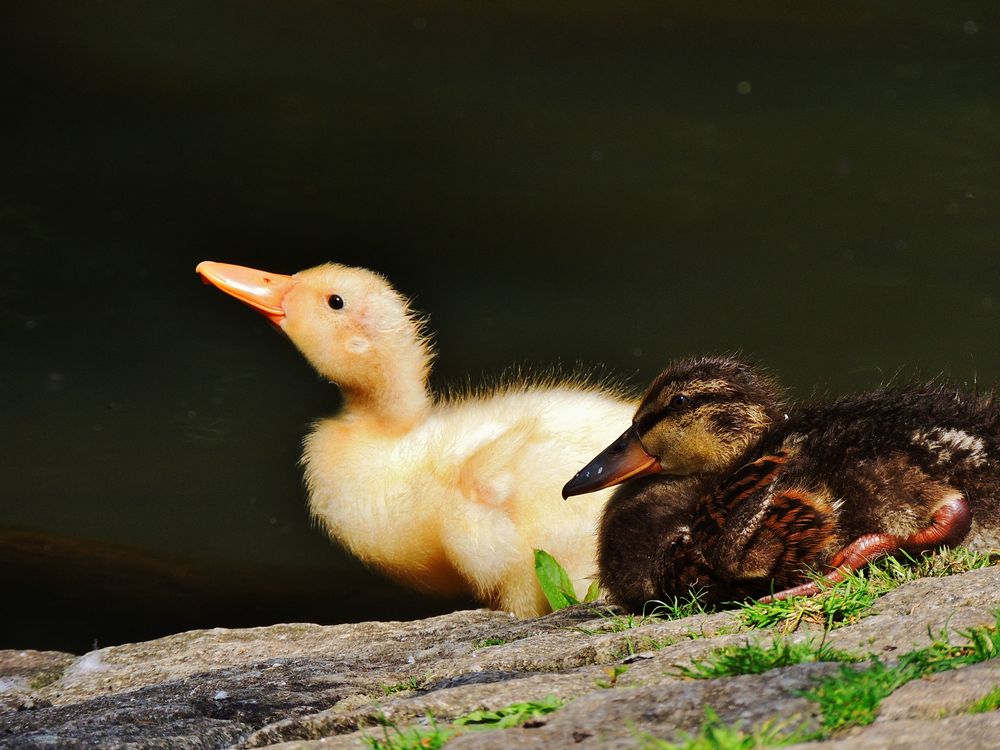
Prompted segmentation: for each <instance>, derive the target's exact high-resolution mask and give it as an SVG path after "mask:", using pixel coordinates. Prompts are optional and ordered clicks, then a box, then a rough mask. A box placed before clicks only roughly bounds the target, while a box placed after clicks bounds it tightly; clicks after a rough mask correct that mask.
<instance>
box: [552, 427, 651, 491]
mask: <svg viewBox="0 0 1000 750" xmlns="http://www.w3.org/2000/svg"><path fill="white" fill-rule="evenodd" d="M659 471H660V460H659V459H658V458H654V457H653V456H651V455H649V454H648V453H646V449H645V448H643V447H642V443H641V442H639V436H638V434H637V433H636V431H635V427H629V428H628V429H627V430H625V432H623V433H622V435H621V437H620V438H618V439H617V440H616V441H615V442H613V443H612V444H611V445H609V446H608V447H607V448H605V449H604V450H603V451H601V452H600V453H599V454H597V457H596V458H595V459H594V460H593V461H591V462H590V463H589V464H587V465H586V466H584V467H583V468H582V469H580V471H578V472H577V473H576V476H575V477H573V478H572V479H570V480H569V481H568V482H567V483H566V486H565V487H563V491H562V495H563V499H566V498H568V497H570V496H571V495H584V494H586V493H588V492H597V490H603V489H604V488H605V487H611V486H613V485H616V484H621V483H622V482H624V481H625V480H626V479H632V478H633V477H644V476H646V475H647V474H656V473H657V472H659Z"/></svg>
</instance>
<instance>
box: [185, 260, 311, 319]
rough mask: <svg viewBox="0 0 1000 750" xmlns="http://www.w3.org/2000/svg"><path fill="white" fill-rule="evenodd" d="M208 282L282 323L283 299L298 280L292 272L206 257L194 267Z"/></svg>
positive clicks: (283, 317) (283, 313)
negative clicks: (289, 273) (288, 274)
mask: <svg viewBox="0 0 1000 750" xmlns="http://www.w3.org/2000/svg"><path fill="white" fill-rule="evenodd" d="M195 271H197V272H198V273H199V274H201V278H202V279H204V281H205V282H206V283H208V284H214V285H215V286H217V287H219V289H221V290H222V291H224V292H225V293H226V294H231V295H232V296H234V297H236V299H238V300H239V301H240V302H245V303H247V304H248V305H250V307H252V308H254V309H255V310H257V311H258V312H260V313H263V314H264V316H265V317H266V318H267V319H268V320H270V321H271V322H272V323H274V325H276V326H278V327H280V326H281V321H283V320H284V319H285V309H284V307H283V306H282V302H283V301H284V299H285V295H286V294H288V292H289V290H290V289H291V288H292V287H293V286H295V284H297V283H298V282H297V281H296V280H295V279H294V278H292V277H291V276H284V275H283V274H280V273H268V272H267V271H258V270H256V269H254V268H246V267H245V266H234V265H230V264H229V263H216V262H215V261H211V260H205V261H202V262H201V263H199V264H198V267H197V268H196V269H195Z"/></svg>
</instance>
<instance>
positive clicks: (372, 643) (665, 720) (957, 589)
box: [0, 567, 1000, 750]
mask: <svg viewBox="0 0 1000 750" xmlns="http://www.w3.org/2000/svg"><path fill="white" fill-rule="evenodd" d="M998 608H1000V568H997V567H991V568H986V569H982V570H977V571H973V572H970V573H965V574H963V575H956V576H951V577H947V578H934V579H922V580H918V581H914V582H912V583H909V584H906V585H904V586H902V587H900V588H899V589H897V590H895V591H893V592H890V593H889V594H887V595H886V596H884V597H883V598H882V599H880V600H879V601H878V602H877V603H876V605H875V607H874V609H873V614H872V615H871V616H869V617H867V618H865V619H862V620H861V621H859V622H858V623H856V624H854V625H851V626H848V627H844V628H840V629H838V630H834V631H832V632H830V633H829V634H828V635H827V636H826V639H827V641H828V642H830V643H832V644H833V645H834V646H835V647H837V648H840V649H845V650H850V651H853V652H856V653H859V654H871V655H877V656H879V657H881V658H883V659H887V660H891V659H893V658H894V656H898V655H899V654H901V653H904V652H906V651H908V650H912V649H914V648H920V647H923V646H926V645H928V644H929V643H930V642H931V641H932V640H933V638H934V637H935V636H938V635H939V634H940V633H941V632H943V631H948V632H950V633H951V634H952V637H953V638H955V639H956V640H959V641H960V640H961V639H960V637H959V635H958V634H959V633H960V632H961V631H962V630H965V629H967V628H970V627H974V626H980V625H992V624H993V623H994V622H995V615H994V612H995V611H996V610H997V609H998ZM605 611H606V608H604V607H602V606H601V605H599V604H596V605H580V606H577V607H574V608H571V609H568V610H563V611H562V612H559V613H555V614H552V615H548V616H545V617H541V618H537V619H534V620H516V619H514V618H513V617H511V616H509V615H506V614H503V613H499V612H489V611H485V610H476V611H462V612H455V613H452V614H449V615H444V616H440V617H435V618H431V619H428V620H421V621H415V622H367V623H359V624H348V625H334V626H319V625H308V624H291V625H275V626H272V627H263V628H250V629H244V630H224V629H216V630H200V631H191V632H187V633H180V634H178V635H174V636H169V637H167V638H161V639H158V640H155V641H149V642H145V643H134V644H127V645H122V646H113V647H109V648H103V649H99V650H96V651H92V652H90V653H88V654H85V655H84V656H80V657H75V656H72V655H69V654H61V653H56V652H34V651H6V652H0V747H3V748H43V747H44V748H125V747H128V748H130V749H135V750H138V749H140V748H199V749H208V748H229V747H241V748H262V747H281V748H302V750H307V749H311V748H361V747H364V746H365V743H364V741H363V738H364V737H365V736H378V737H380V736H381V733H382V730H381V729H380V727H379V726H378V723H379V721H380V720H383V717H384V719H388V720H389V721H391V722H394V723H396V724H398V725H399V726H407V725H415V724H420V723H422V722H423V723H424V724H425V725H426V722H427V719H426V716H427V715H428V714H430V715H433V716H434V717H436V718H437V720H438V721H439V722H441V723H447V722H448V721H449V720H451V719H453V718H455V717H458V716H461V715H464V714H467V713H469V712H471V711H474V710H478V709H487V708H489V709H496V708H500V707H503V706H506V705H509V704H512V703H516V702H521V701H530V700H543V699H544V698H546V696H548V695H551V694H555V695H556V696H558V697H559V698H561V699H564V700H566V701H568V702H567V704H566V705H565V706H564V707H563V708H561V709H559V710H557V711H555V712H554V713H551V714H549V715H547V716H546V717H544V719H540V720H537V721H533V722H529V724H528V725H527V726H523V727H515V728H509V729H503V730H495V731H487V732H470V731H467V732H463V733H461V734H459V735H458V736H456V737H455V738H454V739H453V740H451V741H450V742H449V744H448V747H449V748H455V749H456V750H460V749H461V748H550V747H580V748H597V747H602V748H619V747H620V748H624V747H637V746H641V744H642V739H641V738H642V735H645V734H648V735H652V736H655V737H661V738H667V739H672V740H676V739H677V738H678V737H680V736H681V733H682V732H695V731H697V729H698V727H699V726H700V725H701V724H702V722H703V721H704V719H705V707H706V706H710V707H712V708H713V709H714V710H715V712H716V713H717V714H718V716H719V717H720V719H721V720H722V721H724V722H726V723H729V724H734V723H735V724H742V725H743V726H752V725H759V724H761V723H764V722H767V721H769V720H775V719H776V720H778V721H779V722H781V723H782V725H783V726H784V727H786V728H787V730H788V731H792V730H794V729H795V728H796V727H804V728H805V729H807V730H808V729H815V728H817V727H818V726H819V722H820V721H821V715H820V713H819V709H818V708H817V705H816V704H815V703H814V702H812V701H810V700H809V699H807V698H805V697H803V695H802V693H803V692H804V691H806V690H808V689H809V688H810V687H811V686H812V685H813V684H814V683H815V681H816V679H817V678H819V677H822V676H824V675H830V674H834V673H835V672H836V671H837V670H838V669H839V667H838V666H837V665H835V664H827V663H811V664H798V665H795V666H790V667H785V668H782V669H776V670H772V671H770V672H766V673H764V674H758V675H742V676H736V677H727V678H717V679H711V680H691V679H684V678H682V677H680V676H679V675H678V666H682V665H686V664H690V663H691V660H692V659H695V658H698V657H700V656H703V655H705V654H706V653H708V652H709V651H711V650H712V649H715V648H717V647H719V646H722V645H729V644H739V643H743V642H745V641H746V640H748V639H754V640H759V641H761V642H766V641H768V640H769V639H771V638H772V637H773V633H771V632H769V631H743V632H739V631H740V625H739V619H738V617H737V615H736V614H735V613H733V612H723V613H718V614H712V615H696V616H693V617H688V618H685V619H681V620H675V621H669V622H668V621H653V622H647V623H645V624H643V625H642V626H641V627H637V628H632V629H627V630H622V631H620V632H608V631H609V630H610V629H611V627H612V625H614V624H616V621H614V620H612V619H610V618H608V617H607V616H602V614H603V613H605ZM621 622H622V621H621V620H618V621H617V624H619V625H620V624H621ZM790 637H791V638H792V639H793V640H800V639H808V638H817V637H818V634H817V633H815V632H797V633H795V634H793V635H792V636H790ZM615 665H620V666H622V667H627V671H623V672H620V673H619V674H618V675H614V674H613V671H614V670H612V669H611V667H613V666H615ZM998 685H1000V659H995V660H991V661H987V662H983V663H980V664H978V665H974V666H970V667H965V668H963V669H959V670H956V671H953V672H946V673H940V674H936V675H932V676H929V677H926V678H924V679H921V680H917V681H914V682H911V683H909V684H907V685H904V686H903V687H902V688H900V689H899V690H897V691H896V692H895V693H894V694H892V695H891V696H889V698H887V699H886V700H885V701H884V703H883V704H882V707H881V710H880V713H879V717H878V720H877V721H876V722H875V723H874V724H872V725H871V726H869V727H863V728H856V729H853V730H851V731H849V732H846V733H845V734H843V735H841V736H838V737H835V738H832V739H830V740H827V741H825V742H822V743H816V742H813V743H806V744H803V745H796V746H795V747H799V748H807V747H829V748H836V750H847V749H849V748H850V749H853V748H881V747H885V748H889V747H908V748H920V747H928V748H930V747H935V748H937V747H941V746H945V745H949V746H952V747H962V748H978V747H983V748H986V747H990V748H993V747H996V737H998V736H1000V713H998V712H993V713H985V714H977V715H968V714H965V713H964V711H965V710H966V708H967V707H968V706H969V705H970V704H971V703H972V702H974V701H976V700H978V699H979V698H981V697H983V696H984V695H986V694H987V693H989V692H990V691H991V690H992V689H994V688H995V687H997V686H998Z"/></svg>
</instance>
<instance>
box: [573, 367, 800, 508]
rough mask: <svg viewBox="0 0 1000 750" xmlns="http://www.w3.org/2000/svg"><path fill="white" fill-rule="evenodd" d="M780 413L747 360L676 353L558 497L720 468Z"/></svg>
mask: <svg viewBox="0 0 1000 750" xmlns="http://www.w3.org/2000/svg"><path fill="white" fill-rule="evenodd" d="M780 417H781V396H780V392H779V389H778V387H777V385H776V384H775V382H774V381H773V380H772V379H771V378H769V377H768V376H767V375H765V374H764V373H762V372H761V371H760V370H758V369H756V368H755V367H753V366H752V365H750V364H748V363H746V362H744V361H742V360H739V359H736V358H734V357H705V358H701V359H688V360H681V361H679V362H676V363H674V364H672V365H670V366H668V367H667V368H666V369H665V370H664V371H663V372H662V373H660V375H659V376H658V377H657V378H656V380H655V381H653V384H652V385H651V386H650V388H649V390H648V391H647V393H646V395H645V396H644V397H643V399H642V403H641V404H640V405H639V408H638V410H637V411H636V413H635V417H634V418H633V420H632V426H631V427H629V429H627V430H626V431H625V432H624V433H623V434H622V436H621V437H619V438H618V439H617V440H616V441H615V442H614V443H612V444H611V445H610V446H608V447H607V448H606V449H605V450H604V451H602V452H601V453H600V454H599V455H598V456H597V457H596V458H595V459H594V460H593V461H591V462H590V463H589V464H587V465H586V466H585V467H584V468H583V469H581V470H580V471H579V472H578V473H577V475H576V476H575V477H573V479H571V480H570V481H569V482H568V483H567V484H566V486H565V487H564V488H563V497H569V496H571V495H581V494H584V493H587V492H594V491H596V490H599V489H603V488H604V487H610V486H612V485H615V484H619V483H621V482H624V481H625V480H626V479H631V478H633V477H639V476H645V475H647V474H653V473H657V472H659V473H663V474H671V475H675V476H689V475H692V474H700V473H707V472H714V471H721V470H725V469H727V468H728V467H729V466H730V464H731V463H732V462H733V461H734V460H735V459H736V458H738V457H739V456H740V455H741V454H742V453H743V452H744V451H745V450H746V449H747V447H748V446H749V445H750V444H751V443H753V442H755V441H756V440H757V439H758V438H759V437H760V436H761V435H762V434H763V432H764V430H766V429H767V428H768V427H769V426H770V425H771V424H773V423H774V422H775V421H776V420H778V419H779V418H780Z"/></svg>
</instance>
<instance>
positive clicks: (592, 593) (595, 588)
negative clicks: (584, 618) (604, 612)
mask: <svg viewBox="0 0 1000 750" xmlns="http://www.w3.org/2000/svg"><path fill="white" fill-rule="evenodd" d="M600 595H601V587H600V586H599V585H598V583H597V581H591V582H590V586H589V587H587V593H586V595H585V596H584V597H583V603H584V604H589V603H590V602H593V601H597V598H598V597H599V596H600Z"/></svg>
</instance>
